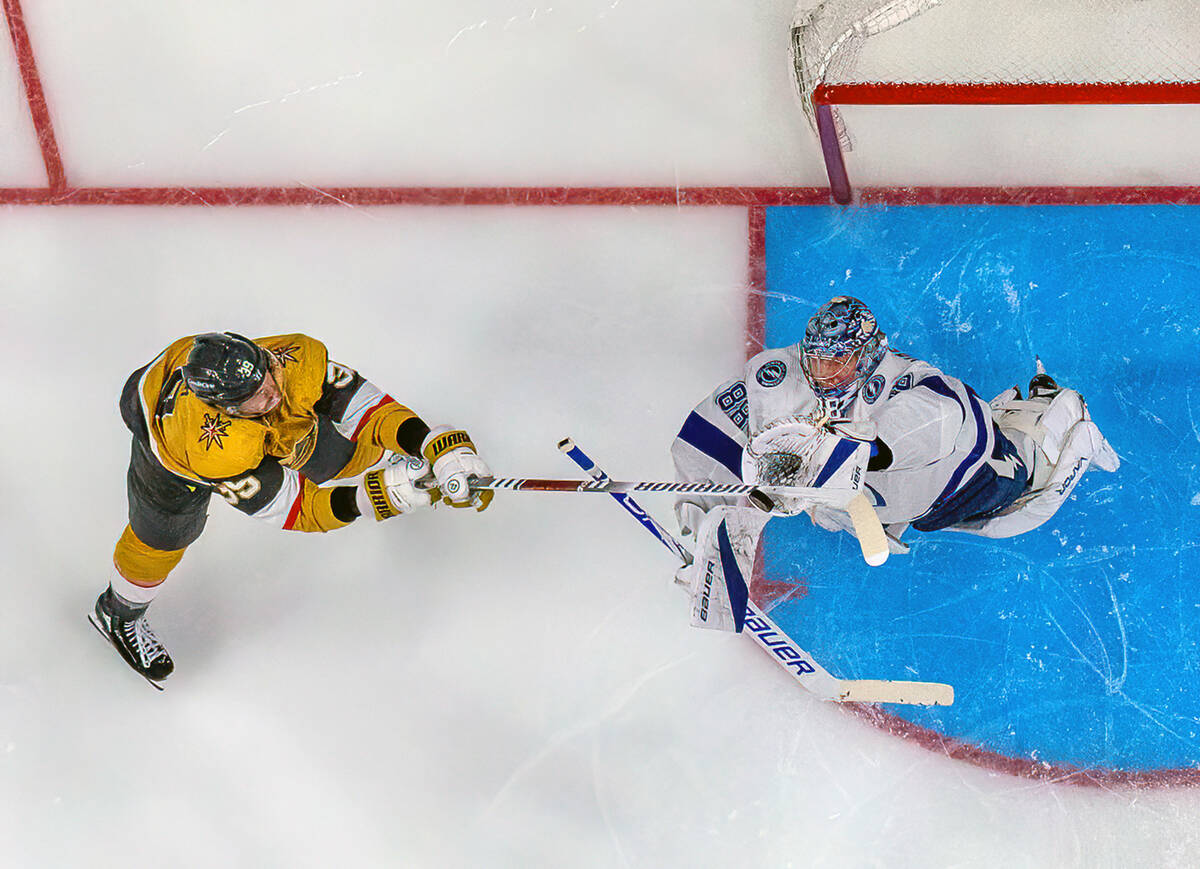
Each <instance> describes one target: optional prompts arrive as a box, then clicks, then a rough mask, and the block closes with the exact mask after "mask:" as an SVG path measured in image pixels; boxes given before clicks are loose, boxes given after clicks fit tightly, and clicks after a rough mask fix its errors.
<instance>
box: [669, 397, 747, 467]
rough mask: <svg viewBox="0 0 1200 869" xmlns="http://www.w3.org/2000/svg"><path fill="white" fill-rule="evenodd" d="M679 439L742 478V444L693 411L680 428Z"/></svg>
mask: <svg viewBox="0 0 1200 869" xmlns="http://www.w3.org/2000/svg"><path fill="white" fill-rule="evenodd" d="M679 439H680V440H681V441H683V442H684V443H686V444H690V445H691V446H693V447H695V448H696V449H698V450H699V451H700V452H702V453H704V455H706V456H708V457H709V458H711V459H714V460H715V461H717V462H720V463H721V464H722V465H724V466H725V467H726V468H728V469H729V471H730V473H732V474H733V475H734V476H735V477H737V478H738V479H739V480H740V479H741V478H742V445H741V444H739V443H738V442H737V441H735V440H734V439H733V438H731V437H730V436H729V435H727V434H725V432H723V431H721V430H720V429H719V428H717V427H716V426H715V425H713V424H712V423H711V422H709V421H708V420H706V419H705V418H704V417H702V416H700V414H698V413H696V412H695V411H693V412H692V413H690V414H688V418H687V419H686V420H684V422H683V428H681V429H680V430H679Z"/></svg>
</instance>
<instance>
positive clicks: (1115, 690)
mask: <svg viewBox="0 0 1200 869" xmlns="http://www.w3.org/2000/svg"><path fill="white" fill-rule="evenodd" d="M1100 573H1101V574H1102V575H1103V576H1104V584H1105V585H1106V586H1107V587H1108V598H1109V600H1111V601H1112V614H1113V618H1114V619H1115V620H1116V623H1117V632H1118V634H1119V635H1120V647H1121V668H1120V669H1121V672H1120V674H1117V673H1115V672H1114V669H1115V668H1114V666H1113V661H1112V658H1111V656H1110V655H1109V652H1108V646H1107V645H1106V644H1105V642H1104V637H1103V636H1102V635H1101V633H1100V631H1099V630H1098V629H1097V627H1096V623H1095V622H1094V621H1092V619H1091V617H1090V616H1089V615H1088V614H1087V610H1085V609H1084V608H1083V606H1081V605H1080V603H1079V601H1078V600H1076V598H1075V596H1074V595H1071V594H1069V593H1068V592H1067V590H1066V589H1065V588H1063V586H1062V585H1061V584H1060V583H1059V582H1058V581H1057V580H1055V579H1054V578H1053V577H1051V578H1050V581H1051V582H1053V583H1054V584H1055V585H1057V586H1058V587H1059V589H1060V590H1061V591H1062V592H1063V594H1064V595H1065V596H1066V597H1067V598H1068V599H1069V600H1070V601H1071V605H1072V606H1073V607H1074V608H1075V611H1076V612H1078V613H1079V615H1080V617H1081V618H1082V619H1083V621H1084V622H1085V623H1086V624H1087V627H1088V629H1089V630H1090V631H1091V634H1092V636H1093V637H1094V638H1095V640H1096V645H1097V646H1099V648H1100V657H1101V658H1102V659H1103V661H1102V664H1103V666H1101V663H1098V662H1096V661H1094V660H1092V658H1090V657H1089V656H1088V654H1087V653H1086V652H1084V651H1083V649H1081V648H1080V647H1079V645H1078V644H1077V643H1076V642H1075V641H1074V640H1073V639H1071V636H1070V634H1068V633H1067V631H1066V630H1065V629H1064V628H1063V626H1062V624H1061V623H1060V622H1059V621H1058V619H1057V618H1055V617H1054V613H1052V612H1050V611H1049V610H1048V609H1046V608H1044V607H1043V612H1044V613H1045V615H1046V618H1048V619H1049V620H1050V623H1051V624H1052V625H1054V628H1055V630H1057V631H1058V632H1059V633H1060V634H1061V635H1062V637H1063V639H1064V640H1066V641H1067V644H1068V645H1069V646H1070V647H1071V648H1072V649H1074V650H1075V654H1076V655H1078V656H1079V660H1080V661H1082V662H1083V663H1084V664H1086V665H1087V666H1088V668H1089V669H1091V670H1092V672H1094V673H1095V674H1096V675H1097V676H1099V677H1100V679H1101V681H1103V683H1104V690H1105V691H1107V692H1108V693H1109V694H1119V695H1121V696H1122V697H1124V696H1125V694H1124V693H1123V690H1122V689H1123V688H1124V687H1125V680H1126V678H1127V677H1128V675H1129V637H1128V635H1127V634H1126V632H1125V620H1124V619H1123V618H1122V617H1121V605H1120V604H1119V603H1118V602H1117V593H1116V590H1115V589H1113V586H1112V581H1111V580H1110V579H1109V578H1108V572H1107V571H1104V570H1102V571H1100Z"/></svg>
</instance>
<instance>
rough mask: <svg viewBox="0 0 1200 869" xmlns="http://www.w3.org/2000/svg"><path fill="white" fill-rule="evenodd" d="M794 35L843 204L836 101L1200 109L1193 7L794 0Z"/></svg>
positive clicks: (797, 68) (1174, 3)
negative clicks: (1187, 106)
mask: <svg viewBox="0 0 1200 869" xmlns="http://www.w3.org/2000/svg"><path fill="white" fill-rule="evenodd" d="M791 36H792V45H791V56H792V67H793V71H794V76H795V81H796V85H797V88H798V90H799V95H800V99H801V105H802V106H803V108H804V111H805V113H806V114H807V115H808V117H809V120H810V121H811V123H812V124H813V126H814V128H815V129H816V130H817V132H818V134H819V136H820V138H821V144H822V149H823V151H824V154H825V161H826V168H827V170H828V171H829V176H830V186H831V189H832V191H833V195H834V198H835V199H836V200H837V201H839V202H848V201H849V200H850V198H851V191H850V186H849V180H848V178H846V172H845V165H844V160H843V158H842V151H843V150H849V149H850V148H851V147H852V144H853V140H852V138H851V136H850V134H849V131H848V130H847V128H846V125H845V124H844V123H843V122H842V119H841V117H840V115H839V113H838V112H837V110H836V106H839V105H841V106H845V105H905V104H907V105H1037V104H1147V103H1155V104H1166V103H1200V0H825V2H820V3H817V4H816V5H813V0H801V2H800V5H799V7H797V10H796V15H795V18H794V20H793V24H792V33H791Z"/></svg>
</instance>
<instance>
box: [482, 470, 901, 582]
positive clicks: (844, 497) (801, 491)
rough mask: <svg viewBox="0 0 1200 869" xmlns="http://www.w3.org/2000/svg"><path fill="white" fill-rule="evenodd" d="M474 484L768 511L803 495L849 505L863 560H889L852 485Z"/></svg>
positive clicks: (874, 521)
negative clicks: (726, 503)
mask: <svg viewBox="0 0 1200 869" xmlns="http://www.w3.org/2000/svg"><path fill="white" fill-rule="evenodd" d="M471 488H472V489H493V490H496V489H506V490H509V491H513V492H599V493H603V494H608V495H617V494H626V493H629V492H667V493H671V494H693V495H697V494H702V495H745V496H747V497H748V498H749V499H750V501H751V502H752V503H753V504H754V505H755V506H756V507H758V508H760V509H762V510H766V511H770V510H771V509H772V507H773V506H774V502H773V501H771V497H770V496H772V495H775V496H781V497H791V498H804V499H807V500H809V501H812V502H814V503H817V504H828V505H830V506H832V507H837V508H839V509H841V510H845V511H846V512H847V513H849V514H850V521H851V522H852V523H853V524H854V535H855V537H857V538H858V545H859V548H861V549H862V555H863V560H864V561H866V562H867V564H869V565H871V566H872V567H878V566H879V565H881V564H883V563H884V562H885V561H887V557H888V543H887V535H885V534H884V531H883V526H882V525H881V524H880V523H879V517H878V516H876V515H875V508H874V507H872V506H871V502H870V501H868V500H867V496H866V495H864V494H863V493H862V492H861V491H857V490H854V489H837V488H830V487H827V486H821V487H809V486H753V485H750V484H748V483H711V482H705V483H688V482H683V481H680V480H669V481H667V480H663V481H655V480H640V481H626V480H611V479H609V477H608V476H607V475H603V478H602V479H601V478H597V477H593V478H592V479H591V480H590V481H589V480H554V479H536V478H526V477H472V478H471Z"/></svg>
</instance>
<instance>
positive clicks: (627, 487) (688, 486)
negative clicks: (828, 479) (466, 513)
mask: <svg viewBox="0 0 1200 869" xmlns="http://www.w3.org/2000/svg"><path fill="white" fill-rule="evenodd" d="M471 488H472V489H506V490H509V491H513V492H598V493H601V494H607V495H613V494H626V493H629V492H667V493H671V494H693V495H748V496H753V495H754V494H756V493H760V492H761V493H763V494H765V495H778V496H782V497H791V498H806V499H808V500H811V501H816V502H819V503H822V504H836V505H838V506H841V505H843V504H845V503H846V501H847V499H849V498H851V497H852V496H853V495H854V494H855V491H854V490H853V489H830V488H813V487H807V486H752V485H750V484H748V483H710V482H704V483H688V482H684V481H681V480H639V481H627V480H610V479H609V478H608V476H607V475H604V476H603V479H600V478H596V477H593V478H592V479H591V480H556V479H533V478H525V477H472V478H471ZM868 506H870V505H869V504H868Z"/></svg>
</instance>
